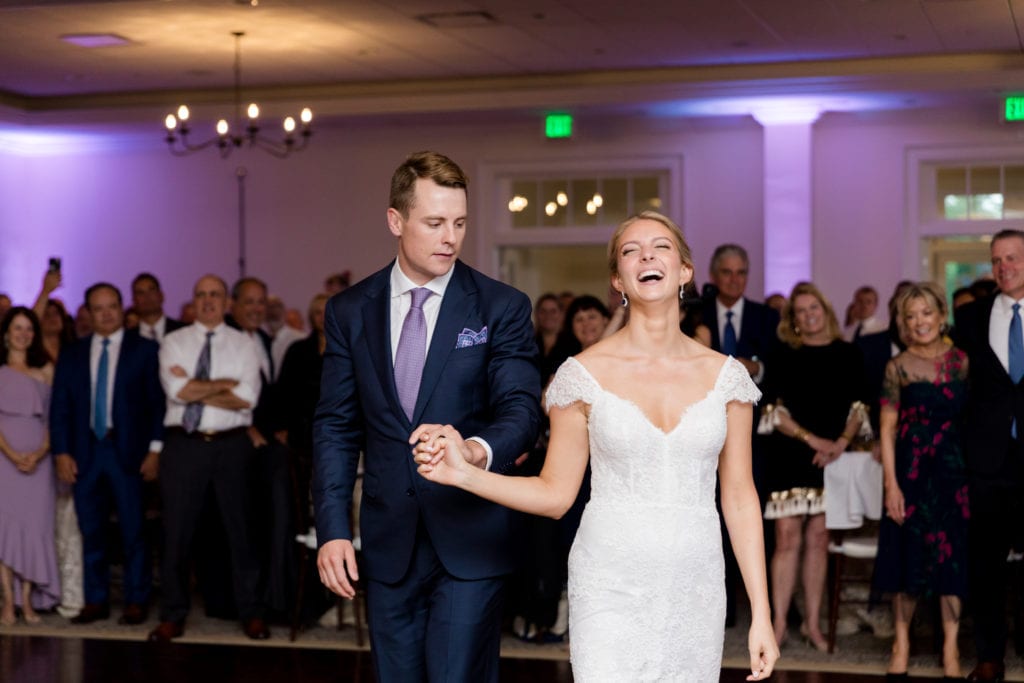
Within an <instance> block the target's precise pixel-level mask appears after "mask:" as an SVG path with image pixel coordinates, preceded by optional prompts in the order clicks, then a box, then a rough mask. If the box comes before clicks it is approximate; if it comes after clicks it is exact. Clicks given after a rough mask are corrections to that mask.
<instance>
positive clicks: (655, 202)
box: [499, 171, 667, 230]
mask: <svg viewBox="0 0 1024 683" xmlns="http://www.w3.org/2000/svg"><path fill="white" fill-rule="evenodd" d="M666 175H667V174H665V173H658V172H651V171H647V172H645V171H631V172H617V173H610V174H607V175H606V174H601V175H596V174H593V173H586V174H578V175H577V174H559V175H557V176H539V177H538V176H534V177H509V178H505V179H499V186H507V188H508V189H507V197H505V203H506V205H507V208H508V216H509V224H510V227H511V228H512V229H515V230H518V229H532V228H558V227H577V228H579V227H584V228H585V227H596V226H602V225H616V224H618V223H621V222H622V221H624V220H625V219H626V218H627V217H628V216H631V215H633V214H635V213H640V212H641V211H644V210H645V209H654V210H655V211H661V212H664V211H665V210H666V207H665V204H666V202H665V201H664V200H663V199H662V192H663V183H664V181H665V176H666ZM501 180H505V182H504V183H502V182H500V181H501Z"/></svg>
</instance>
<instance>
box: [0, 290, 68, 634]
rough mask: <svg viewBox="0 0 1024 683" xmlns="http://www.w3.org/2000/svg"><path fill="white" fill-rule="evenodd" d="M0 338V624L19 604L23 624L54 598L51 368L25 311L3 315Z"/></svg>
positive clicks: (12, 619)
mask: <svg viewBox="0 0 1024 683" xmlns="http://www.w3.org/2000/svg"><path fill="white" fill-rule="evenodd" d="M0 337H2V339H3V345H2V346H0V451H2V453H3V456H4V457H2V458H0V538H3V539H5V541H4V543H3V544H2V545H0V593H2V597H3V607H2V608H0V625H3V626H11V625H13V624H14V622H15V607H16V606H19V605H20V607H21V613H22V617H23V618H24V619H25V621H26V622H27V623H29V624H36V623H39V621H40V618H39V615H38V613H37V612H36V610H37V609H50V608H52V607H54V606H55V605H56V604H57V603H58V602H59V601H60V578H59V575H58V572H57V557H56V550H55V546H54V540H53V528H54V522H53V518H54V499H55V496H56V490H55V487H54V480H53V461H52V460H51V458H50V457H49V453H50V439H49V436H48V434H47V414H48V408H49V402H50V385H51V383H52V381H53V365H52V364H51V363H50V360H49V357H48V356H47V354H46V351H45V350H44V349H43V345H42V335H41V333H40V329H39V319H38V318H37V317H36V315H35V313H33V312H32V311H31V310H29V309H28V308H25V307H23V306H17V307H14V308H11V309H10V310H9V311H8V312H7V314H6V315H5V316H4V318H3V322H2V323H0Z"/></svg>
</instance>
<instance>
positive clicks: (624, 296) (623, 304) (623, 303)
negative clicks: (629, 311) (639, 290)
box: [622, 292, 629, 308]
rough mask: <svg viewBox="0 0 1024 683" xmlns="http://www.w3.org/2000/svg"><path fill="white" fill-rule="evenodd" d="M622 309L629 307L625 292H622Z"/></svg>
mask: <svg viewBox="0 0 1024 683" xmlns="http://www.w3.org/2000/svg"><path fill="white" fill-rule="evenodd" d="M622 307H623V308H628V307H629V299H627V298H626V293H625V292H622Z"/></svg>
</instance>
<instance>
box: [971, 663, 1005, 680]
mask: <svg viewBox="0 0 1024 683" xmlns="http://www.w3.org/2000/svg"><path fill="white" fill-rule="evenodd" d="M1005 676H1006V668H1005V667H1004V666H1003V663H1002V662H978V666H976V667H974V671H972V672H971V673H969V674H967V680H969V681H1002V680H1004V677H1005Z"/></svg>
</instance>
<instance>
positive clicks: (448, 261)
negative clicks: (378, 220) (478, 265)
mask: <svg viewBox="0 0 1024 683" xmlns="http://www.w3.org/2000/svg"><path fill="white" fill-rule="evenodd" d="M388 228H389V229H390V230H391V233H392V234H393V235H395V236H396V237H397V238H398V265H399V266H401V268H402V272H403V273H405V274H406V275H407V276H408V277H409V279H411V280H412V281H413V282H415V283H416V284H417V285H424V284H426V283H427V282H429V281H431V280H433V279H434V278H435V277H440V276H441V275H444V274H445V273H447V272H448V271H449V270H451V267H452V266H453V265H454V264H455V259H457V258H458V257H459V252H460V251H461V250H462V240H463V239H464V238H465V237H466V191H465V190H464V189H462V188H457V187H443V186H441V185H438V184H437V183H435V182H434V181H433V180H431V179H429V178H420V179H418V180H417V181H416V193H415V200H414V201H413V204H412V206H411V207H410V208H409V215H408V216H403V215H402V214H401V213H400V212H399V211H397V210H395V209H388Z"/></svg>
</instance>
